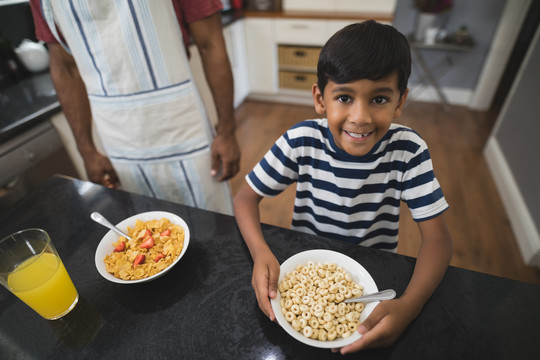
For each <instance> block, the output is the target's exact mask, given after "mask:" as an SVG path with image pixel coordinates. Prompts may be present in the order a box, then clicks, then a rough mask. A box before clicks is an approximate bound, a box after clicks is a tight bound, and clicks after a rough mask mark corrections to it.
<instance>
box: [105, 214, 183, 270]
mask: <svg viewBox="0 0 540 360" xmlns="http://www.w3.org/2000/svg"><path fill="white" fill-rule="evenodd" d="M127 233H128V235H129V236H130V237H131V240H128V239H126V238H125V237H123V236H121V237H120V238H119V239H118V241H117V242H115V243H113V245H114V246H115V247H117V248H121V247H122V246H121V243H122V242H123V243H124V244H125V247H124V249H122V250H119V251H117V250H115V251H114V252H113V253H112V254H109V255H106V256H105V259H104V262H105V268H106V270H107V272H109V273H111V274H112V275H114V276H115V277H117V278H119V279H122V280H138V279H144V278H147V277H149V276H152V275H155V274H157V273H159V272H160V271H162V270H164V269H165V268H167V267H168V266H169V265H171V264H172V263H173V262H174V260H175V259H176V258H177V257H178V256H179V255H180V253H181V252H182V248H183V247H184V229H182V227H181V226H180V225H176V224H172V223H171V222H170V221H169V220H168V219H165V218H162V219H159V220H150V221H141V220H137V221H136V223H135V227H133V228H130V227H128V231H127ZM150 238H151V239H152V241H153V244H152V241H150V240H149V239H150ZM149 244H150V245H149ZM141 245H142V247H141ZM139 255H144V261H142V262H140V263H138V264H135V263H134V262H135V260H136V259H137V258H138V256H139Z"/></svg>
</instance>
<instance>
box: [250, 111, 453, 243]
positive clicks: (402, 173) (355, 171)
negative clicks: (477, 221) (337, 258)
mask: <svg viewBox="0 0 540 360" xmlns="http://www.w3.org/2000/svg"><path fill="white" fill-rule="evenodd" d="M246 180H247V182H248V184H249V185H250V186H251V187H252V188H253V190H254V191H255V192H257V193H258V194H259V195H261V196H267V197H270V196H275V195H277V194H279V193H281V192H282V191H283V190H284V189H285V188H286V187H287V186H288V185H290V184H292V183H293V182H296V184H297V185H296V198H295V203H294V212H293V219H292V229H295V230H300V231H304V232H308V233H312V234H317V235H322V236H326V237H330V238H334V239H339V240H344V241H347V242H351V243H355V244H360V245H364V246H368V247H374V248H379V249H385V250H390V251H394V252H395V251H396V250H397V235H398V226H399V210H400V201H401V200H403V201H405V202H406V204H407V206H408V207H409V209H410V211H411V214H412V217H413V219H414V220H415V221H424V220H427V219H430V218H433V217H435V216H437V215H439V214H441V213H442V212H443V211H444V210H446V209H447V208H448V204H447V202H446V200H445V198H444V196H443V193H442V190H441V188H440V186H439V183H438V181H437V179H436V178H435V174H434V173H433V166H432V163H431V157H430V155H429V151H428V148H427V145H426V143H425V142H424V141H423V140H422V139H421V138H420V136H419V135H418V134H417V133H416V132H414V131H413V130H411V129H410V128H408V127H405V126H401V125H396V124H392V125H391V126H390V129H389V130H388V132H387V133H386V134H385V135H384V137H383V138H382V139H381V140H380V141H379V142H378V143H377V144H376V145H375V146H374V147H373V149H371V151H370V152H369V153H368V154H366V155H364V156H352V155H349V154H348V153H346V152H345V151H343V150H341V149H339V148H338V147H337V146H336V144H335V143H334V140H333V137H332V133H331V132H330V130H329V129H328V123H327V120H326V119H316V120H306V121H303V122H300V123H298V124H296V125H294V126H292V127H291V128H290V129H289V130H288V131H287V132H286V133H285V134H284V135H282V136H281V137H280V138H279V139H278V140H277V141H276V143H275V144H274V145H273V146H272V148H271V149H270V150H269V151H268V152H267V153H266V155H265V156H264V158H263V159H262V160H261V161H260V162H259V163H258V164H257V165H256V166H255V168H254V169H253V170H252V171H251V173H249V174H248V175H247V176H246Z"/></svg>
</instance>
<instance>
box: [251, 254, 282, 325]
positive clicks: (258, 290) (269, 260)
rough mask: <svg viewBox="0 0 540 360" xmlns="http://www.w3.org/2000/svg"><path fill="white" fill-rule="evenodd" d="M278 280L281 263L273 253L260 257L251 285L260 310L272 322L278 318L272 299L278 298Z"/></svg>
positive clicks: (257, 260) (254, 264)
mask: <svg viewBox="0 0 540 360" xmlns="http://www.w3.org/2000/svg"><path fill="white" fill-rule="evenodd" d="M278 280H279V262H278V261H277V259H276V258H275V256H274V255H273V254H272V253H271V252H268V253H267V254H264V255H260V256H258V257H257V258H256V259H255V260H254V263H253V274H252V277H251V285H252V286H253V289H254V290H255V295H256V296H257V302H258V303H259V308H260V309H261V310H262V311H263V312H264V313H265V314H266V316H268V318H269V319H270V320H272V321H275V320H276V316H275V314H274V311H273V310H272V305H271V304H270V298H271V299H274V298H275V297H276V296H277V291H278V290H277V287H278Z"/></svg>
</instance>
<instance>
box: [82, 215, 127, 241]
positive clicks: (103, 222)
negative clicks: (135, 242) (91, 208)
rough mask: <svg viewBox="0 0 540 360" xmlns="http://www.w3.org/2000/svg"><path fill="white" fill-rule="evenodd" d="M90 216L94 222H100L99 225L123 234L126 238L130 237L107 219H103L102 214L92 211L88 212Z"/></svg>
mask: <svg viewBox="0 0 540 360" xmlns="http://www.w3.org/2000/svg"><path fill="white" fill-rule="evenodd" d="M90 218H91V219H92V220H94V221H95V222H97V223H98V224H101V225H103V226H105V227H106V228H109V229H111V230H112V231H114V232H115V233H117V234H118V235H120V236H123V237H125V238H126V239H131V238H130V237H129V235H128V234H126V233H125V232H123V231H122V230H120V229H119V228H117V227H116V226H114V225H113V224H111V223H110V222H109V220H107V219H105V217H104V216H103V215H101V214H100V213H98V212H93V213H92V214H90Z"/></svg>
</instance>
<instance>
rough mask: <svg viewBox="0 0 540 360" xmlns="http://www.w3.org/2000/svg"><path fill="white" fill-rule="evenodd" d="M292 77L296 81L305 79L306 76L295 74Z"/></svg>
mask: <svg viewBox="0 0 540 360" xmlns="http://www.w3.org/2000/svg"><path fill="white" fill-rule="evenodd" d="M294 79H295V80H296V81H306V77H305V76H304V75H296V76H295V77H294Z"/></svg>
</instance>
